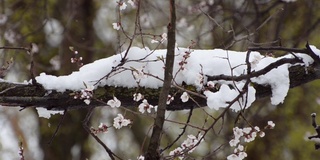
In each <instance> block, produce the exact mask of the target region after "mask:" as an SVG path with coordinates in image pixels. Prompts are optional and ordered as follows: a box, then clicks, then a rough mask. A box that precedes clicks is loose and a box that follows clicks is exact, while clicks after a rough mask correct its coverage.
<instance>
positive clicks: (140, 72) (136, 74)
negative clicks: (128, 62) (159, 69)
mask: <svg viewBox="0 0 320 160" xmlns="http://www.w3.org/2000/svg"><path fill="white" fill-rule="evenodd" d="M143 68H144V67H142V68H139V69H134V70H133V72H132V74H133V76H134V78H135V79H136V80H137V81H139V80H141V79H143V78H145V75H144V72H143Z"/></svg>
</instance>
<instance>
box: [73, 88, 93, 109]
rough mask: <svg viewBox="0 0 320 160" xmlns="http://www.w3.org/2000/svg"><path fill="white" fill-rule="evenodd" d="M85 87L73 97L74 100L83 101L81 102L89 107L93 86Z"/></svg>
mask: <svg viewBox="0 0 320 160" xmlns="http://www.w3.org/2000/svg"><path fill="white" fill-rule="evenodd" d="M85 86H86V89H82V90H81V91H80V92H76V93H75V95H74V96H73V98H74V99H83V102H84V103H86V104H87V105H89V104H90V103H91V99H92V97H93V90H94V86H92V85H90V86H87V85H86V84H85Z"/></svg>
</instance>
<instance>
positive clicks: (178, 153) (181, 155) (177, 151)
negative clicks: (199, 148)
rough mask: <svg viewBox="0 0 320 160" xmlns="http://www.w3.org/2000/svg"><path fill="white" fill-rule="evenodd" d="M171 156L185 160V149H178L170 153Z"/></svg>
mask: <svg viewBox="0 0 320 160" xmlns="http://www.w3.org/2000/svg"><path fill="white" fill-rule="evenodd" d="M169 155H170V156H177V155H179V159H183V156H184V155H183V149H182V148H181V147H178V148H176V149H174V150H173V151H171V152H170V153H169Z"/></svg>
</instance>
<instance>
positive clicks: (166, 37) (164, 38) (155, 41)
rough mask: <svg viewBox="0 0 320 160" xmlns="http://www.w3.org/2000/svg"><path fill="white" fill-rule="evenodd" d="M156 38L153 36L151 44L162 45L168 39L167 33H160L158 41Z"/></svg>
mask: <svg viewBox="0 0 320 160" xmlns="http://www.w3.org/2000/svg"><path fill="white" fill-rule="evenodd" d="M156 37H157V36H154V38H153V39H152V40H151V43H163V42H165V41H167V39H168V35H167V33H162V35H160V36H159V37H160V38H161V39H160V40H156Z"/></svg>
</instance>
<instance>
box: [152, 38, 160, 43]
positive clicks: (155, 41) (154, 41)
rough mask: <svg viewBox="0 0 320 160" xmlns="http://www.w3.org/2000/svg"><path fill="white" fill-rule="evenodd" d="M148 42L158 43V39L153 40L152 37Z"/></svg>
mask: <svg viewBox="0 0 320 160" xmlns="http://www.w3.org/2000/svg"><path fill="white" fill-rule="evenodd" d="M150 42H151V43H159V41H157V40H155V39H152V40H151V41H150Z"/></svg>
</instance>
